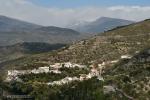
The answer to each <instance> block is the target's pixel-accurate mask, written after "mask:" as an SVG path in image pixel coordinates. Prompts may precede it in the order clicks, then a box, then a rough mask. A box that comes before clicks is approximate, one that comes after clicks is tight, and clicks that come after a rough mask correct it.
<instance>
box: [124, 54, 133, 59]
mask: <svg viewBox="0 0 150 100" xmlns="http://www.w3.org/2000/svg"><path fill="white" fill-rule="evenodd" d="M131 58H132V56H131V55H122V56H121V59H131Z"/></svg>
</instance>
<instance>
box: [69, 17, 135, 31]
mask: <svg viewBox="0 0 150 100" xmlns="http://www.w3.org/2000/svg"><path fill="white" fill-rule="evenodd" d="M132 23H134V21H129V20H124V19H117V18H109V17H101V18H98V19H96V20H95V21H91V22H85V23H79V24H75V25H72V26H71V28H72V29H74V30H76V31H79V32H81V33H92V34H94V33H95V34H96V33H101V32H104V31H108V30H110V29H113V28H116V27H118V26H124V25H129V24H132Z"/></svg>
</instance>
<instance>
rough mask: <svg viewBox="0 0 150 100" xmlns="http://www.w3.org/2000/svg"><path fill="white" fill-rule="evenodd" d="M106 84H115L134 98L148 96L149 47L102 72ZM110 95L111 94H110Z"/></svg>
mask: <svg viewBox="0 0 150 100" xmlns="http://www.w3.org/2000/svg"><path fill="white" fill-rule="evenodd" d="M104 76H105V79H106V84H107V85H111V86H115V87H116V88H119V89H120V90H122V91H123V92H124V93H125V94H127V95H130V96H132V98H134V99H136V100H146V99H149V98H150V95H149V91H150V87H149V86H150V81H149V78H150V77H149V76H150V48H147V49H145V50H143V51H141V52H140V53H138V54H136V55H135V56H134V57H132V59H129V60H128V59H125V60H121V61H120V62H119V63H118V64H116V65H115V66H113V67H112V68H111V69H109V70H107V71H106V73H105V74H104ZM110 95H111V94H110Z"/></svg>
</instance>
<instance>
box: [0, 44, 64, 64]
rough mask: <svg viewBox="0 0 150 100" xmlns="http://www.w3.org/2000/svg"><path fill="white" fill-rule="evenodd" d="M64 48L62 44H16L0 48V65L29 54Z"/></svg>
mask: <svg viewBox="0 0 150 100" xmlns="http://www.w3.org/2000/svg"><path fill="white" fill-rule="evenodd" d="M63 46H65V45H64V44H47V43H40V42H39V43H34V42H30V43H27V42H25V43H18V44H15V45H11V46H1V47H0V63H1V62H4V61H9V60H14V59H17V58H21V57H24V56H27V55H31V54H37V53H43V52H48V51H52V50H57V49H60V48H62V47H63Z"/></svg>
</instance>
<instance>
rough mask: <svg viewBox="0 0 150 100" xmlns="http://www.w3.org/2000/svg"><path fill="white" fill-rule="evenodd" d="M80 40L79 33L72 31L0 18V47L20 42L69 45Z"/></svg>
mask: <svg viewBox="0 0 150 100" xmlns="http://www.w3.org/2000/svg"><path fill="white" fill-rule="evenodd" d="M80 39H81V37H80V33H79V32H77V31H74V30H72V29H67V28H60V27H54V26H40V25H36V24H32V23H28V22H24V21H20V20H17V19H13V18H9V17H5V16H0V46H6V45H14V44H16V43H22V42H45V43H50V44H57V43H60V44H62V43H63V44H69V43H72V42H74V41H77V40H80Z"/></svg>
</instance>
